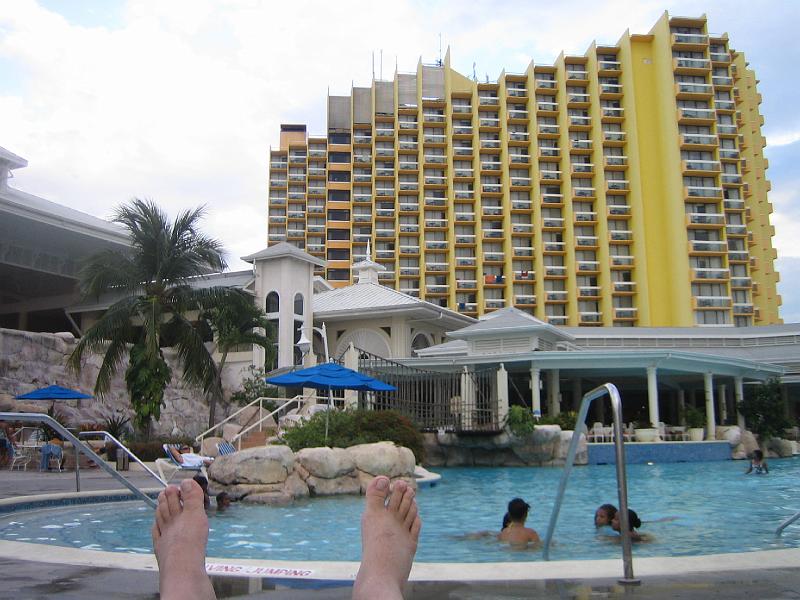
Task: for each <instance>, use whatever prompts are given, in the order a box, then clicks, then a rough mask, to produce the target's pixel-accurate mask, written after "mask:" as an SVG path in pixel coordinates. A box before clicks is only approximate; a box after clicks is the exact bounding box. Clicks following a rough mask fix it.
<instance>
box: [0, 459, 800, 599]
mask: <svg viewBox="0 0 800 600" xmlns="http://www.w3.org/2000/svg"><path fill="white" fill-rule="evenodd" d="M129 474H130V479H131V480H132V481H133V482H134V483H135V484H137V485H141V486H143V487H152V485H153V483H154V482H153V479H152V478H151V477H150V476H149V475H147V474H146V473H144V472H137V471H131V472H130V473H129ZM115 489H122V488H121V486H119V485H118V484H117V482H116V481H114V480H113V479H111V478H110V477H109V476H108V475H107V474H105V473H102V472H101V471H98V470H96V469H93V470H85V471H82V472H81V490H82V491H99V490H115ZM74 491H75V474H74V472H65V473H39V472H37V471H30V470H29V471H27V472H17V471H15V472H9V471H7V470H2V471H0V499H3V498H13V497H16V496H28V495H36V494H52V493H59V492H60V493H68V492H74ZM46 548H47V547H46V546H42V549H46ZM52 553H53V554H59V553H60V552H58V550H56V549H54V551H53V552H52ZM640 560H641V561H642V563H640V566H643V565H644V564H645V563H644V561H645V560H646V559H640ZM637 562H638V561H636V560H634V569H636V565H637ZM798 564H800V561H798V562H796V563H795V564H794V565H791V566H787V565H786V564H785V562H784V563H783V564H780V565H772V566H773V567H774V566H778V567H779V568H770V566H771V565H770V564H769V563H768V562H765V561H763V560H757V559H754V560H753V561H752V565H751V568H748V569H746V570H727V569H725V568H724V567H723V569H722V570H720V571H716V572H703V573H688V574H676V572H674V573H672V574H652V573H649V574H645V575H643V577H642V585H640V586H635V587H622V586H620V585H619V584H617V583H616V580H615V579H612V578H604V577H591V576H590V577H589V578H588V579H581V573H578V572H568V573H567V572H565V571H564V569H563V568H559V569H556V571H558V574H557V577H559V579H553V580H549V579H546V575H545V578H542V575H541V563H540V564H539V567H538V569H537V570H539V575H538V576H537V579H535V580H531V581H513V582H504V581H489V582H479V581H478V582H471V581H468V578H469V570H465V576H464V578H463V580H461V581H447V582H415V583H411V584H410V585H409V588H408V590H407V594H406V598H413V599H420V600H422V599H425V600H427V599H431V600H433V599H440V598H443V599H451V598H452V599H455V598H464V599H473V598H474V599H477V598H500V599H504V600H505V599H508V600H511V599H517V598H519V599H523V598H541V599H565V598H566V599H573V598H574V599H581V600H583V599H585V600H589V599H592V600H594V599H598V598H635V599H639V598H642V599H644V598H648V599H651V598H652V599H657V600H661V599H664V600H666V599H678V600H683V599H690V598H691V599H694V598H703V599H708V598H711V599H720V600H722V599H732V600H738V599H742V600H772V599H776V600H777V599H796V600H800V572H799V571H798V570H797V565H798ZM562 565H563V563H562ZM570 565H571V566H572V567H574V565H575V563H570ZM420 566H422V565H420ZM553 566H554V567H555V566H556V565H555V564H553ZM587 566H588V565H587ZM481 570H482V569H481ZM424 571H428V569H424ZM640 572H641V573H647V569H644V568H643V569H641V571H640ZM0 573H1V574H2V576H1V577H0V579H1V580H2V585H0V598H2V599H5V598H9V599H11V598H13V599H15V600H19V599H28V598H30V599H39V598H42V599H44V598H54V597H57V598H60V599H65V600H66V599H76V600H77V599H79V598H80V599H84V598H120V599H128V598H142V599H145V598H157V597H158V594H157V591H158V580H157V574H156V573H155V572H154V571H152V570H133V569H115V568H106V567H103V566H93V565H72V564H54V563H53V562H44V563H43V562H36V561H33V560H21V559H17V558H9V557H8V555H5V556H0ZM637 574H638V573H637ZM430 575H432V576H435V572H434V573H430ZM497 575H499V576H501V577H502V573H496V575H495V576H497ZM584 575H587V573H584ZM309 583H310V582H309ZM215 585H216V587H217V593H218V595H219V597H220V598H222V597H226V598H236V597H245V596H246V597H248V598H271V599H274V600H283V599H288V598H297V599H300V600H303V599H317V598H331V599H339V598H349V597H350V593H351V588H350V585H349V583H347V582H342V584H341V585H340V584H335V586H336V587H327V588H324V589H288V588H285V587H283V586H281V585H278V586H273V585H272V584H271V583H270V582H269V581H267V580H262V579H247V578H226V579H224V580H219V581H217V582H216V584H215Z"/></svg>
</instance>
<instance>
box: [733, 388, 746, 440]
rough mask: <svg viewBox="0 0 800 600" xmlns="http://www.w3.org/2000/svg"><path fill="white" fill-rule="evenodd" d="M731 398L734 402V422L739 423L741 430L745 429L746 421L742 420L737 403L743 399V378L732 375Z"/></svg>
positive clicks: (742, 416)
mask: <svg viewBox="0 0 800 600" xmlns="http://www.w3.org/2000/svg"><path fill="white" fill-rule="evenodd" d="M733 398H734V401H735V402H736V423H737V424H738V425H739V429H741V430H742V431H744V430H745V427H746V423H745V422H744V415H743V414H742V413H741V411H740V410H739V404H740V403H741V402H742V400H744V378H743V377H734V378H733Z"/></svg>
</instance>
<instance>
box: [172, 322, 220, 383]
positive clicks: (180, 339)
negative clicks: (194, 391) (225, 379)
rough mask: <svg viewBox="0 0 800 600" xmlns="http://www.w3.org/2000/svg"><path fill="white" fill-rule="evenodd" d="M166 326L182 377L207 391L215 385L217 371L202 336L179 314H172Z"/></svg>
mask: <svg viewBox="0 0 800 600" xmlns="http://www.w3.org/2000/svg"><path fill="white" fill-rule="evenodd" d="M166 327H167V329H168V331H169V335H170V339H171V340H172V341H173V348H174V349H175V351H176V352H177V353H178V357H179V358H180V362H181V365H182V366H183V379H184V380H185V381H186V382H187V383H191V384H193V385H199V386H200V387H202V388H203V391H204V392H205V393H208V392H209V391H210V390H212V389H213V388H214V386H215V385H216V382H217V378H218V372H217V366H216V364H214V359H213V358H212V357H211V354H210V353H209V351H208V348H206V345H205V342H204V341H203V338H202V336H201V335H200V333H199V332H198V331H197V329H195V327H194V326H193V325H192V323H191V322H189V321H188V320H187V319H186V318H185V317H184V316H183V315H180V314H173V315H172V318H171V319H170V320H169V322H168V323H167V325H166Z"/></svg>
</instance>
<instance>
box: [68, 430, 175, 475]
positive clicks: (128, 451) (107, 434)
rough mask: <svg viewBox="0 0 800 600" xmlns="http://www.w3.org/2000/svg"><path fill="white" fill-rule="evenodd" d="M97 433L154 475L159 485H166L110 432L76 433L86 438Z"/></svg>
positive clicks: (95, 435)
mask: <svg viewBox="0 0 800 600" xmlns="http://www.w3.org/2000/svg"><path fill="white" fill-rule="evenodd" d="M98 435H102V436H105V439H106V441H109V440H110V441H111V442H113V443H114V445H115V446H116V447H117V448H118V449H119V450H122V451H123V452H124V453H125V454H127V455H128V456H129V457H130V458H132V459H133V460H134V461H136V462H137V463H139V465H141V467H142V468H143V469H144V470H145V471H147V472H148V473H150V475H151V476H152V477H154V478H155V479H156V481H158V483H160V484H161V485H163V486H164V487H166V486H167V482H166V481H164V480H163V479H161V477H159V476H158V475H156V474H155V473H154V472H153V471H152V469H150V467H148V466H147V465H146V464H144V463H143V462H142V461H141V460H139V457H138V456H136V455H135V454H134V453H133V452H131V451H130V450H129V449H128V447H127V446H126V445H125V444H123V443H122V442H120V441H119V440H118V439H117V438H115V437H114V436H113V435H111V434H110V433H108V432H107V431H81V432H80V433H79V434H78V437H79V438H88V437H97V436H98Z"/></svg>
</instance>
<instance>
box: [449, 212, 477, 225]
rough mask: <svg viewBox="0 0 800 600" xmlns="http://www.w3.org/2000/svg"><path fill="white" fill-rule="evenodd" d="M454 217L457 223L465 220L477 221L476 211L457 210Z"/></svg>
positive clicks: (468, 221)
mask: <svg viewBox="0 0 800 600" xmlns="http://www.w3.org/2000/svg"><path fill="white" fill-rule="evenodd" d="M454 218H455V220H456V222H457V223H463V222H467V223H470V222H474V221H475V213H474V212H457V213H455V215H454Z"/></svg>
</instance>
